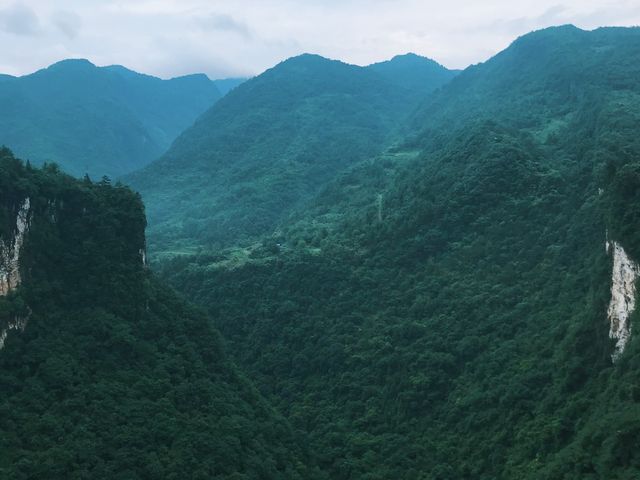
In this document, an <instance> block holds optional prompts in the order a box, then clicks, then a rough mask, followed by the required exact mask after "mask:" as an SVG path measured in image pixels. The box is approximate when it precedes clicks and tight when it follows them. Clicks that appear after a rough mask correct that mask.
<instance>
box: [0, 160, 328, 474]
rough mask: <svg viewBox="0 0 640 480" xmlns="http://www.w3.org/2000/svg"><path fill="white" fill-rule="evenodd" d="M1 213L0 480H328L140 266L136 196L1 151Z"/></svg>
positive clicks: (186, 308) (198, 324) (203, 329)
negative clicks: (26, 162) (36, 166)
mask: <svg viewBox="0 0 640 480" xmlns="http://www.w3.org/2000/svg"><path fill="white" fill-rule="evenodd" d="M0 199H1V201H0V392H1V394H0V431H1V432H2V435H0V477H2V478H3V479H7V480H10V479H16V480H17V479H28V478H47V479H65V480H66V479H80V478H92V479H113V478H127V479H151V478H166V479H172V478H173V479H181V478H190V479H191V478H192V479H214V478H215V479H234V480H239V479H247V480H249V479H256V478H261V479H262V478H263V479H305V480H306V479H308V478H323V477H318V475H317V474H316V473H315V471H314V469H312V468H308V467H307V466H306V465H307V464H309V463H310V462H309V460H308V457H307V453H306V452H305V447H304V445H305V442H304V441H302V440H301V439H300V438H298V437H297V436H296V435H295V434H294V433H293V432H292V430H291V428H290V427H289V426H288V424H287V422H286V421H285V420H284V419H283V418H282V417H281V416H279V415H278V414H277V413H275V411H274V410H273V408H272V407H270V406H269V405H268V403H267V402H266V401H265V400H264V398H262V397H261V396H260V394H259V393H258V392H257V391H256V389H255V388H254V387H253V386H252V385H251V383H250V382H249V381H248V380H247V379H246V378H245V377H244V376H243V375H242V374H241V373H240V372H239V371H238V369H237V368H236V367H235V366H234V365H233V364H232V363H231V362H230V361H229V359H228V358H227V356H226V354H225V353H224V351H223V347H222V344H221V340H220V337H219V334H218V333H217V331H216V330H215V329H214V328H213V327H212V325H211V322H210V321H209V319H208V318H207V317H206V316H205V315H204V314H203V313H202V312H201V311H199V310H197V309H196V308H194V307H192V306H190V305H188V304H187V303H185V301H183V300H181V299H180V298H179V297H177V295H176V294H175V293H174V292H173V291H171V290H170V289H168V288H166V287H163V286H162V285H161V283H159V282H158V281H157V280H156V279H155V278H154V276H153V275H152V274H151V273H150V272H149V271H148V270H147V268H146V267H145V265H144V248H145V237H144V228H145V218H144V213H143V207H142V203H141V202H140V198H139V197H138V196H137V195H136V194H134V193H133V192H131V191H130V190H129V189H127V188H125V187H122V186H120V185H115V186H113V185H111V184H110V183H109V182H107V181H102V182H100V183H91V182H90V181H88V180H85V181H78V180H75V179H73V178H71V177H69V176H66V175H64V174H61V173H59V172H58V171H57V169H56V168H55V167H51V166H50V167H46V168H45V169H43V170H36V169H33V168H32V167H29V166H25V165H24V164H22V163H21V162H20V161H18V160H16V159H15V158H14V157H13V156H12V154H11V153H10V152H9V151H8V150H6V149H4V150H0Z"/></svg>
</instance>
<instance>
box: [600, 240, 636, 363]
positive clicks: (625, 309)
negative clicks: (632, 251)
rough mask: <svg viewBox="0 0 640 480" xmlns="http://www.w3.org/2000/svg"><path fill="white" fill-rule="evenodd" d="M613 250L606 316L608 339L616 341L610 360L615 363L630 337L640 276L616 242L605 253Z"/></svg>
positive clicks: (608, 245)
mask: <svg viewBox="0 0 640 480" xmlns="http://www.w3.org/2000/svg"><path fill="white" fill-rule="evenodd" d="M611 250H613V272H612V275H611V301H610V302H609V309H608V311H607V316H608V318H609V337H610V338H612V339H615V340H616V345H615V350H614V352H613V354H612V355H611V359H612V360H613V361H614V362H615V361H616V360H617V359H618V358H619V357H620V355H622V353H623V352H624V349H625V347H626V346H627V342H628V341H629V338H630V337H631V322H630V316H631V314H632V313H633V311H634V309H635V306H636V286H635V283H636V280H637V279H638V276H640V267H638V264H637V263H636V262H634V261H633V260H632V259H631V258H629V256H628V255H627V253H626V252H625V251H624V248H622V246H621V245H620V244H619V243H617V242H607V251H608V252H609V251H611Z"/></svg>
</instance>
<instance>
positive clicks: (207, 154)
mask: <svg viewBox="0 0 640 480" xmlns="http://www.w3.org/2000/svg"><path fill="white" fill-rule="evenodd" d="M456 74H457V72H455V71H450V70H447V69H446V68H444V67H443V66H441V65H438V64H437V63H435V62H433V61H432V60H429V59H427V58H423V57H418V56H415V55H408V56H399V57H396V58H394V59H392V60H390V61H388V62H384V63H379V64H376V65H372V66H370V67H364V68H363V67H357V66H354V65H348V64H345V63H342V62H338V61H332V60H328V59H326V58H322V57H320V56H317V55H302V56H299V57H295V58H292V59H289V60H287V61H285V62H283V63H281V64H279V65H277V66H276V67H274V68H272V69H270V70H268V71H266V72H265V73H263V74H262V75H260V76H258V77H256V78H253V79H252V80H249V81H248V82H246V83H244V84H243V85H241V86H240V87H238V88H237V89H236V90H235V91H233V92H231V93H230V94H229V95H227V96H226V97H225V98H224V99H222V100H221V101H220V102H218V103H217V104H216V105H214V106H213V107H212V108H211V109H210V110H208V111H207V112H206V113H205V114H203V115H202V116H201V117H200V118H199V119H198V121H197V122H196V123H195V125H193V126H192V127H191V128H189V129H187V130H186V131H185V132H184V133H183V134H182V135H181V136H180V137H179V138H178V139H177V140H176V142H175V143H174V144H173V146H172V147H171V149H170V150H169V151H168V152H167V153H166V154H165V155H164V156H163V157H162V158H160V159H159V160H158V161H156V162H154V163H153V164H151V165H149V166H148V167H147V168H145V169H144V170H142V171H139V172H136V173H135V174H133V175H131V176H129V177H126V179H125V181H127V182H129V183H130V184H131V185H132V186H133V187H134V188H136V189H138V190H139V191H140V192H141V193H142V194H143V195H144V197H145V199H146V202H147V208H148V215H149V221H150V229H151V230H150V232H151V235H150V238H151V239H152V242H153V244H154V247H155V245H157V244H158V243H162V244H163V246H162V247H161V248H163V249H169V250H171V249H174V250H175V249H176V248H177V249H181V248H183V247H196V246H201V245H214V244H216V243H221V244H225V243H226V244H228V243H229V242H235V241H237V239H238V238H239V237H242V236H245V237H247V236H248V237H251V236H255V235H259V234H264V233H266V232H269V231H272V230H273V228H274V227H275V226H276V225H277V224H278V223H279V222H280V221H282V220H283V219H284V218H286V217H287V215H289V214H290V213H291V212H292V211H293V210H295V209H298V208H303V206H304V204H305V202H307V201H308V200H309V199H311V198H313V197H314V195H315V194H316V193H317V192H318V191H319V189H320V188H321V187H322V186H323V185H325V184H327V182H329V181H330V180H331V179H332V178H334V177H335V175H336V174H337V173H338V172H340V171H342V170H343V169H345V168H347V167H349V166H350V165H353V164H355V163H357V162H359V161H361V160H364V159H366V158H368V157H370V156H372V155H375V154H376V153H378V152H379V151H381V150H382V149H383V148H384V147H385V146H387V145H389V144H391V143H392V142H393V141H394V140H395V139H396V138H397V135H396V134H397V129H398V127H399V125H401V124H402V122H403V121H404V120H405V118H406V117H407V116H408V115H409V114H410V113H411V112H412V111H413V110H414V109H415V108H416V107H417V105H419V104H420V103H421V102H422V101H423V100H424V99H425V98H426V97H427V96H428V95H429V94H430V93H431V92H432V91H433V90H435V89H437V88H438V87H440V86H442V85H443V84H445V83H446V82H448V81H449V80H450V79H452V78H453V77H455V75H456ZM257 179H259V181H256V180H257Z"/></svg>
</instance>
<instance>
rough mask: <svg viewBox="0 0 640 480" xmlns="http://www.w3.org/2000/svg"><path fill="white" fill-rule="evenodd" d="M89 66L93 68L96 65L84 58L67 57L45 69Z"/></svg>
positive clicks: (84, 67) (77, 68) (85, 67)
mask: <svg viewBox="0 0 640 480" xmlns="http://www.w3.org/2000/svg"><path fill="white" fill-rule="evenodd" d="M89 68H91V69H94V68H97V67H96V66H95V65H94V64H93V63H91V62H90V61H89V60H87V59H86V58H68V59H65V60H60V61H59V62H56V63H54V64H52V65H50V66H49V67H48V68H47V69H46V70H62V69H65V70H72V69H75V70H80V69H89Z"/></svg>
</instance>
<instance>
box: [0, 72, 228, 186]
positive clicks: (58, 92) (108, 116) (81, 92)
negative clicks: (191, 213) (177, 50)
mask: <svg viewBox="0 0 640 480" xmlns="http://www.w3.org/2000/svg"><path fill="white" fill-rule="evenodd" d="M218 85H220V89H219V88H218ZM235 85H237V82H236V81H231V82H223V83H217V82H215V81H212V80H209V78H207V77H206V76H205V75H188V76H185V77H179V78H174V79H171V80H161V79H159V78H156V77H152V76H149V75H143V74H139V73H137V72H133V71H131V70H129V69H127V68H124V67H122V66H119V65H113V66H110V67H96V66H95V65H93V64H92V63H90V62H89V61H87V60H65V61H62V62H58V63H56V64H54V65H51V66H50V67H48V68H45V69H42V70H39V71H37V72H35V73H33V74H31V75H25V76H23V77H10V76H1V77H0V145H6V146H9V147H11V149H12V150H13V151H14V152H15V153H16V154H17V155H18V156H20V157H22V158H26V159H29V160H30V161H31V162H33V163H34V164H42V163H43V162H49V163H51V162H56V163H58V164H59V165H60V166H61V167H62V168H63V169H64V170H65V171H66V172H68V173H70V174H72V175H76V176H83V175H84V174H87V173H88V174H89V175H91V176H92V177H95V178H98V179H99V178H101V177H102V176H103V175H109V176H110V177H116V176H119V175H123V174H125V173H128V172H131V171H133V170H136V169H139V168H141V167H143V166H145V165H146V164H148V163H149V162H151V161H152V160H155V159H156V158H157V157H158V156H159V155H161V154H162V153H164V152H165V151H166V150H167V149H168V148H169V146H170V145H171V143H172V142H173V140H174V139H175V138H176V137H177V136H178V135H179V134H180V132H182V131H183V130H184V129H185V128H187V127H189V126H191V124H192V123H193V122H194V121H195V119H196V118H197V117H198V116H199V115H200V114H201V113H202V112H204V111H205V110H207V109H208V108H209V107H210V106H211V105H213V104H214V103H215V102H216V101H217V100H218V99H219V98H220V96H221V93H220V91H221V89H222V90H223V91H228V90H229V89H230V88H233V87H234V86H235Z"/></svg>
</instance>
